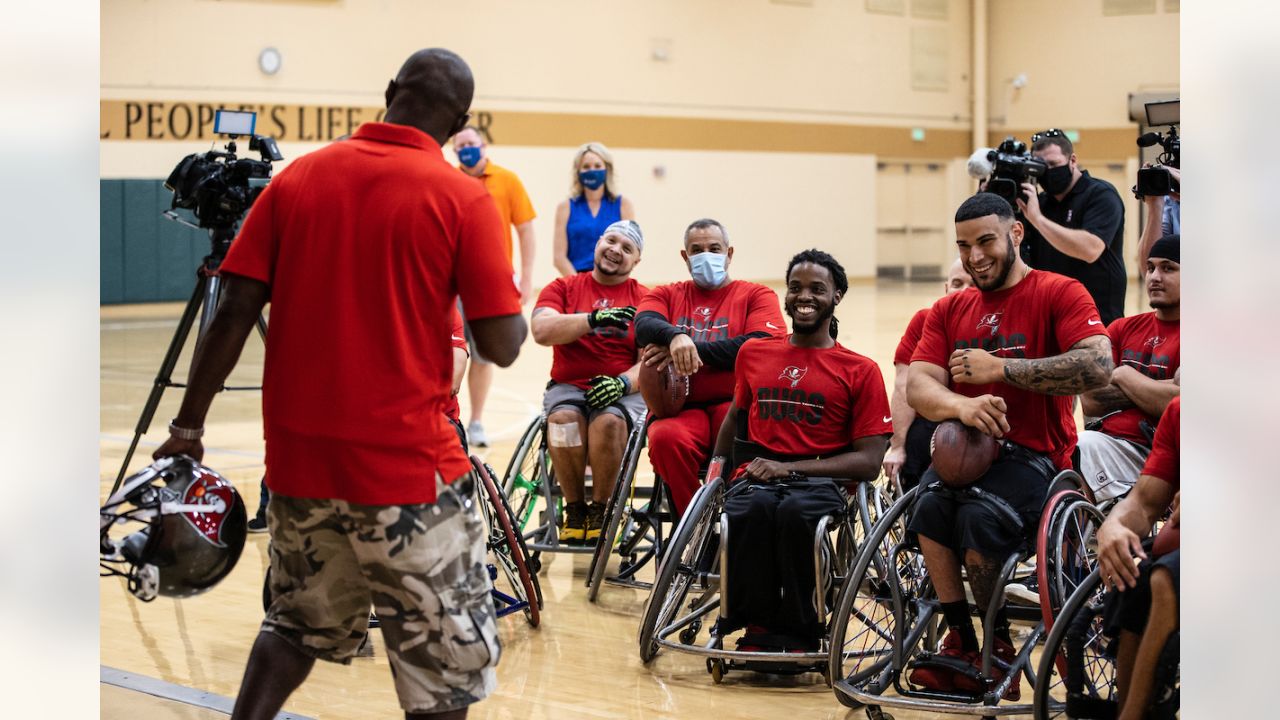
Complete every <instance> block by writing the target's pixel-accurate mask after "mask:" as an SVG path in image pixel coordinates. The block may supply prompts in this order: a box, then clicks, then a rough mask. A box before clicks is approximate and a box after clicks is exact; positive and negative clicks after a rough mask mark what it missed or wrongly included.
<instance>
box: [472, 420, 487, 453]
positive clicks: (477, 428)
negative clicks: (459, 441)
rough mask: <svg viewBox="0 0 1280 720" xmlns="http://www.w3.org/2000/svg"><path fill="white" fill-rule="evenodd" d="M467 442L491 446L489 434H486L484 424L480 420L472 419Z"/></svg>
mask: <svg viewBox="0 0 1280 720" xmlns="http://www.w3.org/2000/svg"><path fill="white" fill-rule="evenodd" d="M467 442H468V443H469V444H471V445H475V446H476V447H489V436H488V435H485V434H484V425H481V424H480V421H478V420H472V421H471V424H470V425H467Z"/></svg>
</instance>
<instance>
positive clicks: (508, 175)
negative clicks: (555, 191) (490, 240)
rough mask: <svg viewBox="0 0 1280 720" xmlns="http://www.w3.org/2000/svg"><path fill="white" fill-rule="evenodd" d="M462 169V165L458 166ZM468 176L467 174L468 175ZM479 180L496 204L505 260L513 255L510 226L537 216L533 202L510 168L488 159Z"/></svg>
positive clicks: (508, 259)
mask: <svg viewBox="0 0 1280 720" xmlns="http://www.w3.org/2000/svg"><path fill="white" fill-rule="evenodd" d="M458 169H459V170H462V167H461V166H459V167H458ZM468 177H469V176H468ZM479 179H480V180H483V181H484V187H485V189H486V190H488V191H489V194H490V195H492V196H493V204H494V205H497V206H498V215H499V216H500V217H501V218H502V227H503V228H504V229H505V230H506V232H504V233H503V237H505V238H506V241H507V242H506V248H507V261H508V262H510V261H511V259H512V258H513V257H514V255H513V254H512V247H511V226H512V225H523V224H525V223H527V222H529V221H530V220H532V219H534V218H535V217H537V214H536V213H534V211H533V204H532V203H530V202H529V194H528V193H526V192H525V190H524V183H522V182H520V178H519V177H518V176H517V175H516V174H515V173H513V172H511V171H510V170H508V169H506V168H504V167H502V166H500V165H497V164H495V163H494V162H493V161H492V160H489V161H488V162H486V163H485V165H484V171H483V172H482V173H480V178H479Z"/></svg>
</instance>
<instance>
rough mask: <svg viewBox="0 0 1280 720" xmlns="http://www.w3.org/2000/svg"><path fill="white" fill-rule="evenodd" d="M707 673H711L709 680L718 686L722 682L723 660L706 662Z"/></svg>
mask: <svg viewBox="0 0 1280 720" xmlns="http://www.w3.org/2000/svg"><path fill="white" fill-rule="evenodd" d="M707 672H709V673H711V680H712V682H714V683H715V684H717V685H719V684H720V683H722V682H724V661H723V660H714V659H708V660H707Z"/></svg>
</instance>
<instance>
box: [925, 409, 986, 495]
mask: <svg viewBox="0 0 1280 720" xmlns="http://www.w3.org/2000/svg"><path fill="white" fill-rule="evenodd" d="M929 449H930V453H931V454H932V456H933V469H934V472H936V473H938V477H939V478H941V479H942V482H944V483H946V484H947V485H950V486H952V487H964V486H966V485H969V484H970V483H972V482H974V481H975V480H977V479H978V478H980V477H982V476H983V475H985V474H986V472H987V470H989V469H990V468H991V463H993V462H995V461H996V458H997V457H999V456H1000V444H999V443H998V442H996V439H995V438H993V437H991V436H990V435H987V434H986V433H984V432H982V431H981V430H979V429H977V428H971V427H969V426H968V425H965V424H964V423H962V422H960V421H959V420H946V421H943V422H942V423H941V424H939V425H938V429H936V430H934V431H933V439H932V440H931V441H930V443H929Z"/></svg>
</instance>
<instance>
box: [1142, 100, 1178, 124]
mask: <svg viewBox="0 0 1280 720" xmlns="http://www.w3.org/2000/svg"><path fill="white" fill-rule="evenodd" d="M1181 106H1182V101H1181V100H1166V101H1164V102H1153V103H1147V104H1146V108H1147V125H1148V126H1149V127H1155V126H1156V125H1177V124H1178V120H1179V117H1178V116H1179V115H1180V114H1181Z"/></svg>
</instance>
